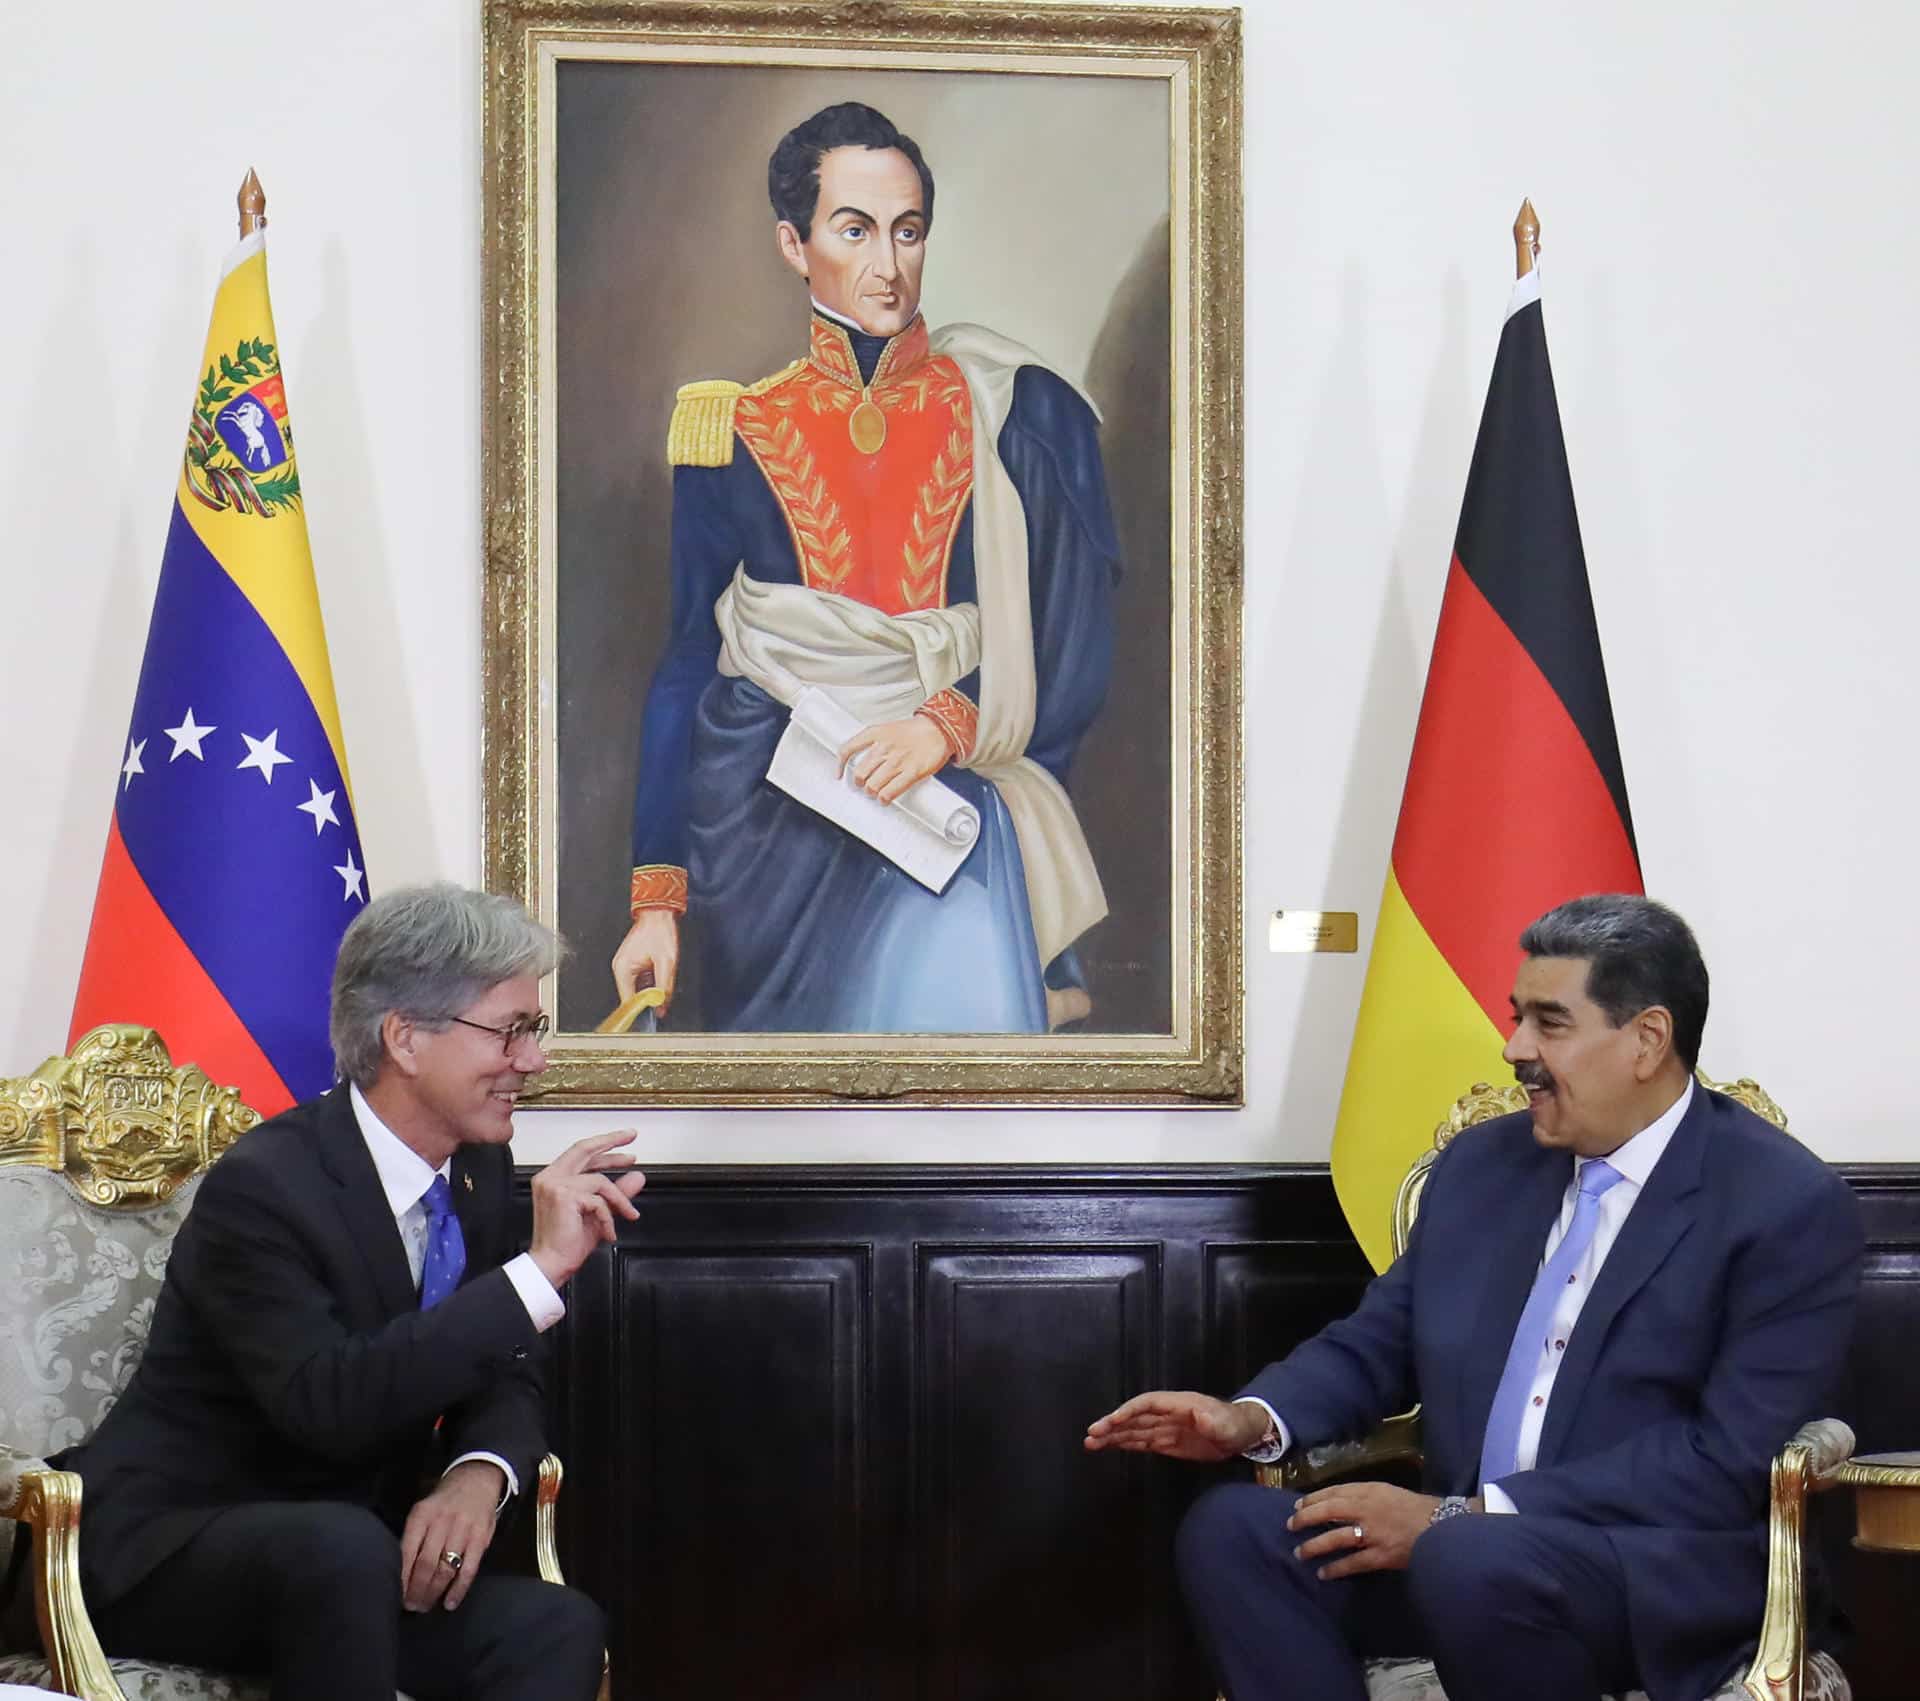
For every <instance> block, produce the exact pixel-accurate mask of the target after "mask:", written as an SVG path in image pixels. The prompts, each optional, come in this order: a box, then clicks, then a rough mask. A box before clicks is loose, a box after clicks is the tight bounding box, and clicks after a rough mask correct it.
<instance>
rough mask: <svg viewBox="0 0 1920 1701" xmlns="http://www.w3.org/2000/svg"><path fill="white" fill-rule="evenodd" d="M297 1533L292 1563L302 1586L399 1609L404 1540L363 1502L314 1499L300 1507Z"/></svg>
mask: <svg viewBox="0 0 1920 1701" xmlns="http://www.w3.org/2000/svg"><path fill="white" fill-rule="evenodd" d="M295 1525H296V1527H297V1530H298V1533H299V1542H298V1546H297V1548H296V1549H295V1551H296V1553H297V1556H298V1557H297V1560H296V1563H295V1564H294V1566H293V1567H292V1574H293V1579H294V1581H295V1583H296V1585H297V1586H298V1587H299V1588H301V1589H302V1590H304V1591H309V1592H312V1591H323V1592H325V1593H327V1594H329V1595H332V1596H335V1597H338V1596H341V1595H351V1596H354V1597H355V1598H357V1599H359V1600H361V1601H365V1602H368V1603H369V1604H377V1605H380V1606H387V1605H392V1606H393V1607H395V1608H396V1609H397V1607H398V1605H399V1600H400V1542H399V1538H398V1537H396V1536H395V1535H394V1533H393V1531H391V1530H390V1529H388V1528H387V1526H386V1525H385V1524H384V1523H382V1522H381V1521H380V1519H379V1518H377V1517H376V1516H375V1515H374V1514H373V1513H371V1512H369V1511H368V1510H367V1509H366V1508H365V1507H364V1506H349V1505H346V1504H344V1503H342V1502H336V1501H314V1502H313V1503H311V1504H310V1505H307V1506H303V1507H301V1508H299V1511H298V1513H297V1515H296V1519H295Z"/></svg>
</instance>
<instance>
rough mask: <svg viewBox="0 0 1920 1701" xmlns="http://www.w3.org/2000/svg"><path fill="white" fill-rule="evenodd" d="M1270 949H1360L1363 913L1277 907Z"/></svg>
mask: <svg viewBox="0 0 1920 1701" xmlns="http://www.w3.org/2000/svg"><path fill="white" fill-rule="evenodd" d="M1267 949H1268V950H1269V951H1357V950H1359V949H1360V917H1359V916H1358V915H1357V914H1356V913H1355V912H1354V911H1352V910H1275V911H1274V912H1273V919H1272V920H1271V921H1269V922H1268V923H1267Z"/></svg>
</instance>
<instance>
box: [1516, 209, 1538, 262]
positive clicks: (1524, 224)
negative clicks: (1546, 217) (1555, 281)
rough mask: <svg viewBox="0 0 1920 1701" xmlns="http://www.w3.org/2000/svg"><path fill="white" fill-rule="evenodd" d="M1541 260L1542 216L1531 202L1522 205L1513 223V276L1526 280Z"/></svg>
mask: <svg viewBox="0 0 1920 1701" xmlns="http://www.w3.org/2000/svg"><path fill="white" fill-rule="evenodd" d="M1539 258H1540V215H1539V214H1538V213H1536V212H1535V211H1534V210H1533V203H1532V202H1531V201H1522V202H1521V203H1520V216H1519V217H1518V218H1516V219H1515V220H1514V221H1513V275H1514V276H1515V277H1516V278H1524V277H1525V276H1526V275H1527V273H1529V272H1530V271H1532V270H1533V263H1534V261H1536V260H1537V259H1539Z"/></svg>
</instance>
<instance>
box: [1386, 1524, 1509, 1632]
mask: <svg viewBox="0 0 1920 1701" xmlns="http://www.w3.org/2000/svg"><path fill="white" fill-rule="evenodd" d="M1540 1581H1541V1572H1540V1569H1539V1566H1538V1565H1537V1563H1535V1561H1534V1559H1533V1558H1532V1556H1531V1543H1530V1541H1529V1540H1528V1538H1527V1532H1526V1531H1525V1530H1524V1529H1522V1528H1521V1526H1520V1522H1519V1520H1518V1519H1516V1518H1512V1517H1508V1516H1504V1515H1501V1514H1499V1513H1491V1514H1488V1515H1486V1516H1483V1517H1469V1518H1448V1519H1445V1520H1443V1521H1442V1522H1440V1523H1438V1524H1435V1525H1433V1526H1432V1527H1431V1528H1429V1529H1427V1530H1426V1531H1424V1532H1423V1533H1422V1534H1421V1536H1420V1538H1419V1540H1418V1541H1416V1542H1415V1543H1414V1544H1413V1552H1412V1554H1411V1555H1410V1557H1409V1558H1408V1560H1407V1594H1408V1598H1409V1599H1410V1600H1411V1601H1412V1603H1413V1610H1414V1612H1415V1614H1416V1615H1417V1616H1418V1618H1419V1620H1420V1622H1421V1624H1422V1625H1423V1626H1424V1627H1425V1628H1426V1629H1428V1630H1429V1631H1430V1632H1432V1633H1434V1634H1441V1633H1444V1632H1445V1630H1446V1629H1447V1627H1448V1626H1449V1625H1457V1624H1463V1623H1465V1624H1471V1623H1475V1622H1478V1621H1479V1620H1480V1617H1481V1615H1482V1614H1484V1612H1485V1611H1486V1610H1487V1609H1488V1608H1489V1607H1490V1606H1496V1605H1501V1604H1505V1603H1509V1602H1512V1601H1513V1600H1514V1599H1516V1598H1517V1597H1518V1596H1520V1595H1523V1594H1527V1593H1529V1592H1531V1591H1532V1590H1533V1589H1534V1588H1535V1587H1536V1586H1537V1585H1538V1584H1539V1582H1540Z"/></svg>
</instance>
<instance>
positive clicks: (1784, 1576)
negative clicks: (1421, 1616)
mask: <svg viewBox="0 0 1920 1701" xmlns="http://www.w3.org/2000/svg"><path fill="white" fill-rule="evenodd" d="M1699 1079H1700V1083H1701V1085H1702V1086H1706V1087H1711V1088H1712V1089H1714V1090H1715V1091H1716V1092H1721V1093H1725V1094H1726V1095H1727V1096H1728V1097H1730V1098H1733V1099H1737V1100H1738V1101H1739V1102H1740V1103H1741V1104H1743V1105H1745V1106H1746V1107H1747V1108H1748V1109H1749V1110H1751V1111H1753V1112H1754V1113H1755V1114H1757V1115H1759V1116H1763V1117H1765V1118H1766V1119H1767V1120H1768V1121H1769V1122H1771V1123H1772V1124H1773V1125H1774V1126H1775V1127H1776V1128H1780V1129H1783V1130H1784V1129H1785V1128H1786V1126H1787V1119H1786V1115H1785V1113H1784V1112H1783V1111H1782V1110H1781V1109H1780V1107H1779V1106H1778V1105H1777V1104H1775V1103H1774V1101H1773V1100H1772V1099H1771V1098H1770V1097H1768V1096H1767V1094H1766V1093H1765V1092H1764V1091H1762V1089H1761V1088H1760V1087H1759V1086H1758V1085H1756V1084H1755V1083H1754V1082H1752V1081H1748V1080H1741V1081H1736V1082H1733V1083H1731V1084H1727V1083H1723V1082H1718V1081H1710V1080H1708V1079H1707V1077H1706V1076H1704V1075H1702V1076H1700V1077H1699ZM1525 1106H1526V1091H1525V1089H1524V1088H1522V1087H1520V1086H1518V1085H1514V1086H1508V1087H1490V1086H1488V1085H1486V1084H1485V1083H1484V1082H1482V1083H1480V1084H1478V1085H1476V1086H1475V1087H1474V1088H1473V1090H1472V1091H1471V1092H1469V1093H1467V1094H1466V1095H1464V1096H1463V1097H1462V1098H1460V1099H1459V1100H1458V1101H1456V1103H1455V1104H1454V1106H1453V1109H1452V1111H1451V1112H1449V1114H1448V1116H1447V1119H1446V1120H1445V1121H1444V1122H1442V1123H1441V1124H1440V1126H1439V1128H1437V1129H1436V1130H1435V1131H1434V1137H1433V1144H1432V1146H1431V1147H1429V1148H1428V1149H1427V1150H1426V1151H1424V1152H1422V1153H1421V1154H1420V1156H1419V1157H1418V1158H1416V1159H1415V1160H1414V1163H1413V1167H1412V1168H1411V1169H1409V1170H1408V1171H1407V1174H1406V1178H1405V1180H1403V1181H1402V1182H1401V1183H1400V1188H1399V1192H1398V1193H1397V1195H1396V1196H1395V1198H1394V1202H1393V1251H1394V1256H1395V1257H1398V1256H1399V1255H1400V1253H1401V1252H1402V1251H1404V1250H1405V1249H1406V1244H1407V1239H1408V1236H1409V1235H1410V1234H1411V1233H1412V1230H1413V1220H1414V1218H1415V1216H1416V1215H1418V1213H1419V1210H1420V1198H1421V1194H1422V1192H1423V1191H1424V1189H1425V1187H1426V1182H1427V1174H1428V1172H1429V1171H1430V1170H1431V1169H1432V1167H1433V1162H1434V1159H1435V1158H1436V1157H1437V1156H1438V1155H1439V1154H1440V1153H1441V1152H1442V1151H1444V1150H1445V1149H1446V1146H1447V1142H1448V1141H1450V1140H1451V1139H1452V1138H1453V1137H1454V1136H1455V1135H1456V1134H1458V1133H1460V1132H1461V1130H1462V1129H1466V1128H1471V1127H1472V1126H1473V1125H1474V1124H1476V1123H1479V1122H1487V1121H1490V1120H1492V1119H1493V1118H1494V1117H1496V1116H1504V1115H1506V1114H1507V1113H1508V1112H1510V1111H1516V1110H1522V1109H1524V1108H1525ZM1784 1255H1787V1256H1790V1253H1789V1254H1784ZM1853 1444H1854V1438H1853V1431H1852V1430H1850V1429H1849V1428H1848V1427H1847V1426H1846V1425H1845V1424H1844V1423H1841V1422H1839V1421H1838V1420H1837V1419H1834V1418H1821V1419H1819V1420H1817V1421H1815V1422H1813V1423H1810V1424H1808V1425H1806V1426H1805V1427H1804V1428H1803V1429H1801V1430H1800V1431H1799V1433H1798V1434H1796V1435H1795V1436H1794V1437H1793V1438H1792V1439H1791V1440H1790V1441H1789V1442H1788V1443H1787V1445H1786V1446H1785V1447H1784V1448H1783V1449H1782V1450H1781V1452H1780V1454H1779V1456H1778V1457H1777V1458H1776V1459H1775V1460H1774V1462H1773V1482H1772V1492H1771V1505H1770V1513H1769V1532H1768V1549H1769V1551H1768V1574H1767V1601H1766V1609H1765V1612H1764V1615H1763V1617H1762V1621H1761V1626H1760V1641H1759V1647H1758V1649H1757V1651H1756V1652H1755V1654H1754V1657H1753V1660H1752V1662H1751V1664H1750V1665H1749V1666H1748V1667H1747V1669H1746V1671H1745V1672H1744V1673H1742V1674H1741V1675H1740V1676H1739V1677H1738V1678H1736V1679H1732V1680H1730V1681H1729V1683H1728V1685H1727V1686H1726V1687H1724V1688H1722V1689H1721V1690H1719V1691H1718V1692H1717V1693H1716V1694H1715V1695H1713V1696H1711V1697H1703V1701H1851V1696H1852V1693H1853V1691H1852V1689H1851V1687H1850V1686H1849V1684H1848V1682H1847V1679H1846V1675H1845V1673H1843V1672H1842V1671H1841V1669H1840V1667H1839V1665H1838V1663H1837V1662H1836V1661H1835V1660H1834V1659H1833V1657H1832V1656H1831V1655H1829V1654H1826V1653H1824V1652H1815V1653H1809V1652H1808V1651H1807V1646H1806V1574H1805V1565H1806V1553H1807V1547H1808V1542H1809V1540H1810V1537H1809V1533H1808V1530H1807V1498H1808V1496H1809V1495H1810V1494H1812V1493H1815V1492H1817V1491H1819V1490H1821V1489H1825V1488H1829V1487H1832V1486H1834V1485H1835V1484H1836V1483H1837V1482H1840V1481H1844V1480H1845V1476H1844V1473H1843V1471H1842V1467H1843V1466H1844V1465H1845V1463H1846V1461H1847V1459H1848V1458H1849V1457H1850V1456H1851V1455H1852V1453H1853ZM1420 1461H1421V1450H1420V1412H1419V1408H1418V1407H1415V1408H1414V1410H1412V1411H1410V1412H1404V1413H1402V1414H1401V1415H1400V1416H1398V1417H1393V1418H1389V1419H1387V1421H1386V1422H1385V1423H1383V1424H1382V1425H1381V1426H1380V1427H1379V1428H1378V1429H1376V1430H1375V1431H1374V1432H1373V1433H1372V1434H1371V1435H1368V1436H1366V1437H1365V1438H1364V1439H1362V1440H1359V1441H1351V1442H1336V1443H1332V1444H1330V1445H1327V1446H1324V1447H1315V1448H1311V1449H1309V1450H1307V1451H1306V1452H1304V1453H1301V1454H1298V1455H1296V1456H1294V1457H1291V1458H1288V1459H1284V1460H1282V1461H1281V1462H1280V1463H1279V1464H1277V1465H1262V1466H1260V1467H1259V1468H1258V1472H1257V1474H1258V1476H1259V1478H1260V1480H1261V1482H1263V1483H1265V1484H1266V1485H1267V1486H1269V1487H1275V1488H1280V1487H1285V1488H1293V1489H1309V1488H1316V1487H1319V1486H1320V1485H1322V1484H1324V1483H1329V1482H1337V1481H1340V1480H1342V1479H1344V1478H1347V1477H1353V1476H1358V1475H1361V1474H1363V1473H1366V1474H1370V1473H1373V1472H1376V1471H1378V1470H1380V1469H1382V1468H1390V1467H1393V1466H1396V1465H1397V1466H1412V1467H1414V1468H1417V1467H1418V1466H1419V1464H1420ZM1367 1694H1368V1698H1369V1701H1445V1697H1444V1695H1443V1694H1442V1691H1441V1688H1440V1682H1439V1679H1438V1678H1437V1677H1436V1676H1435V1675H1434V1670H1433V1666H1432V1664H1431V1663H1430V1662H1428V1661H1425V1660H1370V1661H1369V1662H1368V1664H1367ZM1619 1701H1646V1697H1645V1696H1644V1695H1643V1694H1641V1693H1640V1692H1639V1691H1637V1690H1636V1691H1634V1692H1633V1694H1632V1695H1630V1696H1625V1697H1621V1698H1619Z"/></svg>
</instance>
